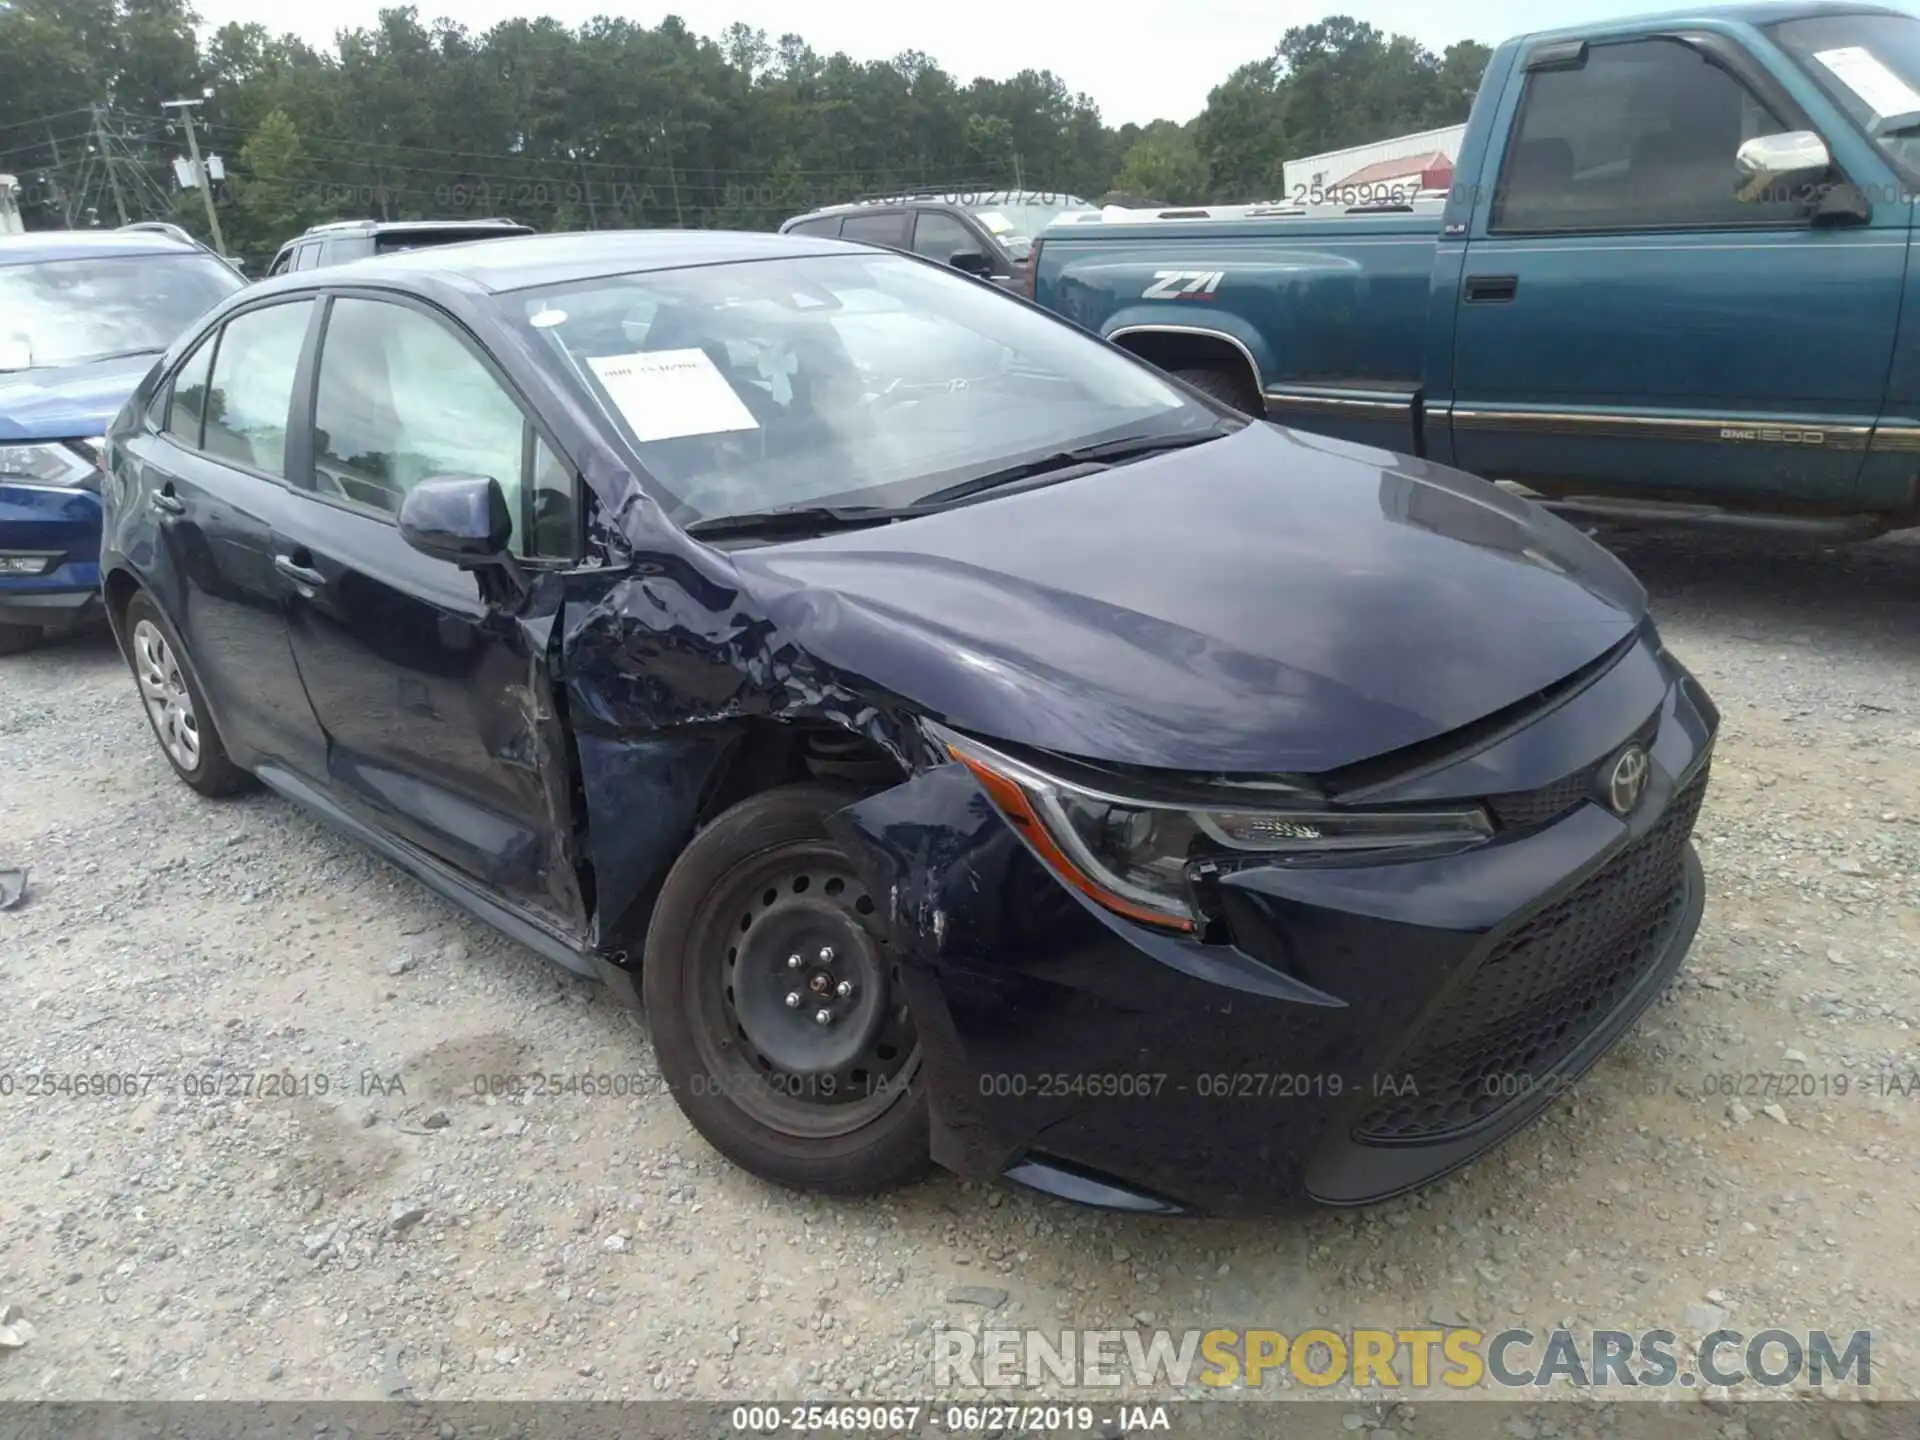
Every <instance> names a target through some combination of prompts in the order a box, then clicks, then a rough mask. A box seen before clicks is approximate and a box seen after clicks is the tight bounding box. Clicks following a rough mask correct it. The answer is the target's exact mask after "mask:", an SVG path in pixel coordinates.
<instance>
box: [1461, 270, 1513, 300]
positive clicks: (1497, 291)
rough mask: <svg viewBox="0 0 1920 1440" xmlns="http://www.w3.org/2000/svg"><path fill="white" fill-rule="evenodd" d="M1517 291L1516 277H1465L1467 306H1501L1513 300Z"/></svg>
mask: <svg viewBox="0 0 1920 1440" xmlns="http://www.w3.org/2000/svg"><path fill="white" fill-rule="evenodd" d="M1519 291H1520V277H1519V276H1518V275H1469V276H1468V277H1467V303H1468V304H1469V305H1501V304H1504V303H1506V302H1507V301H1509V300H1511V299H1513V297H1514V296H1515V295H1517V294H1518V293H1519Z"/></svg>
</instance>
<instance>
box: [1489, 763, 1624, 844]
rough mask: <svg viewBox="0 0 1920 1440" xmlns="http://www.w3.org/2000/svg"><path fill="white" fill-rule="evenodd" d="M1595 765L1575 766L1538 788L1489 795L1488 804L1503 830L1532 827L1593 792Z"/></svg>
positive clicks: (1565, 811) (1557, 817) (1555, 818)
mask: <svg viewBox="0 0 1920 1440" xmlns="http://www.w3.org/2000/svg"><path fill="white" fill-rule="evenodd" d="M1596 768H1597V767H1596V766H1592V765H1589V766H1588V767H1587V768H1586V769H1585V770H1576V771H1575V772H1574V773H1573V774H1571V775H1569V776H1567V778H1566V779H1564V780H1556V781H1554V783H1553V784H1551V785H1542V786H1541V787H1540V788H1539V789H1538V790H1515V791H1512V792H1510V793H1508V794H1505V795H1489V796H1488V797H1487V808H1488V809H1489V810H1491V811H1493V818H1494V819H1496V820H1498V821H1499V822H1500V828H1501V829H1502V830H1531V829H1532V828H1533V827H1534V826H1536V825H1544V824H1546V823H1547V822H1548V821H1549V820H1558V819H1559V818H1560V817H1561V816H1562V815H1564V814H1566V813H1567V811H1569V810H1571V809H1573V807H1574V806H1576V805H1578V804H1579V803H1580V802H1581V801H1582V800H1585V799H1586V798H1587V797H1588V796H1589V795H1591V794H1592V793H1593V772H1594V770H1595V769H1596Z"/></svg>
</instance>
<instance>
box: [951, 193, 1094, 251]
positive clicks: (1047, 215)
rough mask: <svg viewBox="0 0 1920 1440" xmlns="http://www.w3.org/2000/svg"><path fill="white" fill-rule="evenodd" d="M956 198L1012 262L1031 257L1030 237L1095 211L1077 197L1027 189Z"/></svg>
mask: <svg viewBox="0 0 1920 1440" xmlns="http://www.w3.org/2000/svg"><path fill="white" fill-rule="evenodd" d="M958 198H959V201H960V203H961V204H962V205H964V206H965V207H966V208H967V209H968V210H969V211H971V212H972V213H973V216H974V218H975V219H977V220H978V221H979V222H980V223H981V224H982V225H985V226H986V227H987V229H988V230H989V231H990V232H991V233H992V235H993V237H994V239H996V240H998V241H999V242H1000V244H1001V246H1002V247H1003V248H1004V249H1005V250H1006V252H1007V254H1009V255H1011V256H1012V257H1013V258H1014V259H1015V260H1024V259H1026V258H1027V256H1028V255H1030V254H1032V253H1033V237H1034V236H1036V235H1038V234H1039V233H1040V232H1041V231H1042V230H1044V229H1046V228H1047V226H1049V225H1051V224H1052V223H1053V222H1054V221H1055V220H1058V219H1059V218H1060V217H1061V216H1062V215H1070V214H1074V213H1077V212H1081V211H1091V210H1097V209H1098V208H1099V207H1098V206H1096V205H1094V204H1093V203H1092V202H1090V201H1087V200H1082V199H1081V198H1080V197H1079V196H1078V195H1048V194H1042V193H1036V192H1034V191H1029V190H1012V191H1005V192H1002V193H1000V194H988V195H962V196H959V197H958Z"/></svg>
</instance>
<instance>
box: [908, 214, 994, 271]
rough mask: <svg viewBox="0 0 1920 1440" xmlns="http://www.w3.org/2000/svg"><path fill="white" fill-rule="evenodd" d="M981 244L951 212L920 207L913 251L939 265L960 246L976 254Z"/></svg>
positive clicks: (960, 249) (915, 226) (915, 227)
mask: <svg viewBox="0 0 1920 1440" xmlns="http://www.w3.org/2000/svg"><path fill="white" fill-rule="evenodd" d="M982 249H983V247H982V246H981V244H980V242H979V240H977V239H975V238H974V235H973V233H972V232H971V231H969V230H968V229H967V227H966V226H964V225H962V224H961V223H960V222H959V221H958V220H956V219H954V218H953V216H951V215H948V214H945V213H944V212H942V211H939V210H922V211H921V212H920V213H919V214H918V215H917V216H915V217H914V222H913V253H914V254H916V255H924V256H926V257H927V259H929V260H938V261H939V262H940V263H941V264H942V265H944V264H946V263H947V262H948V261H949V260H951V259H953V257H954V256H955V255H957V254H959V253H960V252H961V251H963V250H970V251H972V252H973V253H974V254H976V255H978V254H980V253H981V252H982Z"/></svg>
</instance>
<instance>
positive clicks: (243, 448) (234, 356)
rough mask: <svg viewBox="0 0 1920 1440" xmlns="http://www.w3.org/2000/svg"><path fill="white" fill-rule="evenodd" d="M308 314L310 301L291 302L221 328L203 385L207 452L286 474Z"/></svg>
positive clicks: (245, 314) (204, 446)
mask: <svg viewBox="0 0 1920 1440" xmlns="http://www.w3.org/2000/svg"><path fill="white" fill-rule="evenodd" d="M312 318H313V301H311V300H295V301H291V302H289V303H287V304H285V305H268V306H265V307H263V308H261V309H259V310H248V311H245V312H243V313H242V314H239V315H236V316H234V317H233V319H231V320H229V321H228V322H227V323H226V324H225V325H224V326H223V327H222V328H221V331H220V343H219V346H218V347H217V348H216V349H215V350H214V353H213V378H212V380H211V382H210V383H209V384H208V387H207V406H206V438H205V439H204V440H203V441H202V443H201V448H202V449H203V450H205V451H206V452H207V454H209V455H212V456H214V457H215V458H216V459H220V460H228V461H231V462H233V463H234V464H236V465H244V466H246V467H247V468H248V469H250V470H257V471H259V472H260V473H261V474H263V475H271V476H274V477H276V478H284V477H285V475H286V473H287V415H288V411H289V410H290V409H291V408H292V405H293V377H294V373H295V372H296V371H297V370H298V369H299V368H300V351H301V349H302V347H303V346H305V344H306V342H307V323H308V321H310V320H311V319H312Z"/></svg>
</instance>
